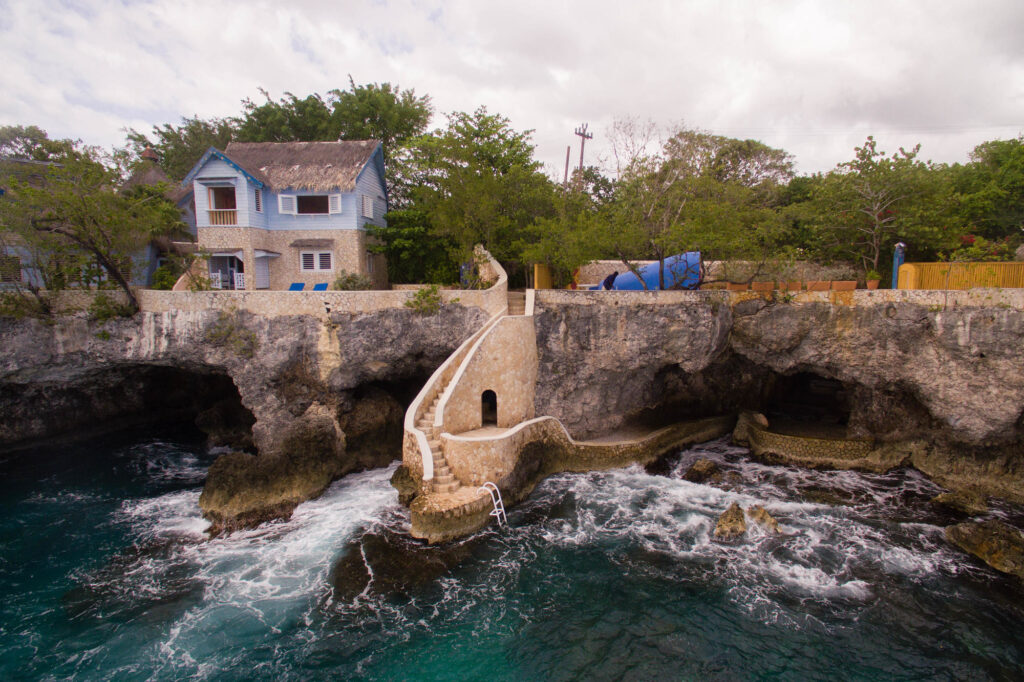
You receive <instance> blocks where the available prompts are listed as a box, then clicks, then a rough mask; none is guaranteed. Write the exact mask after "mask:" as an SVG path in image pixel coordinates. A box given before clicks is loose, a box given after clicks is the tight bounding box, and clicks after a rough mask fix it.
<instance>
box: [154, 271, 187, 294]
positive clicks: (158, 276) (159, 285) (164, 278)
mask: <svg viewBox="0 0 1024 682" xmlns="http://www.w3.org/2000/svg"><path fill="white" fill-rule="evenodd" d="M179 277H181V272H180V271H178V269H177V268H174V267H171V266H170V265H161V266H160V267H158V268H157V269H156V270H154V271H153V288H154V289H160V290H162V291H170V290H171V289H173V288H174V285H175V283H176V282H177V281H178V278H179Z"/></svg>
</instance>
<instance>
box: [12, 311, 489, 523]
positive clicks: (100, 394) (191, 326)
mask: <svg viewBox="0 0 1024 682" xmlns="http://www.w3.org/2000/svg"><path fill="white" fill-rule="evenodd" d="M486 318H487V314H486V313H485V312H484V311H482V310H480V309H478V308H466V307H463V306H460V305H446V306H444V307H443V308H442V310H441V311H440V312H439V313H438V314H436V315H418V314H416V313H414V312H413V311H411V310H406V309H389V310H382V311H378V312H375V313H365V314H348V313H334V314H331V315H329V316H328V315H326V314H325V315H324V316H320V317H316V316H312V315H284V316H279V317H273V318H265V317H260V316H255V315H252V314H249V313H245V312H241V311H231V310H202V311H193V312H184V311H176V312H169V313H139V314H137V315H135V316H134V317H132V318H128V319H118V320H113V321H110V322H107V323H105V324H99V323H96V322H93V321H91V320H89V319H88V318H87V317H86V316H85V315H84V314H83V315H78V316H69V317H64V318H60V319H58V320H56V321H55V322H54V323H53V324H45V323H43V322H40V321H36V320H31V319H24V320H12V319H6V318H5V319H2V320H0V347H3V348H4V349H5V352H4V353H3V354H2V356H0V451H2V450H10V449H13V448H17V447H21V446H23V445H26V444H31V443H33V442H38V441H39V439H42V438H47V439H52V438H55V437H59V436H66V437H74V436H79V435H84V434H85V433H87V432H91V431H93V430H95V428H97V427H99V426H107V427H113V428H118V429H121V428H124V427H125V426H127V425H130V424H132V423H135V422H138V423H139V424H145V423H151V422H153V421H159V420H171V419H178V420H184V421H189V422H194V423H196V424H198V425H199V426H200V427H201V428H204V429H206V430H207V432H208V433H209V434H210V438H211V443H213V444H217V445H228V446H229V447H232V448H235V449H238V450H249V451H250V452H249V453H246V452H242V451H240V452H235V453H232V454H229V455H225V456H223V457H221V458H220V459H219V460H218V461H217V462H216V463H215V464H214V465H213V466H212V467H211V468H210V472H209V477H208V479H207V482H206V485H205V487H204V491H203V496H202V499H201V502H200V504H201V507H202V509H203V512H204V514H205V515H206V516H207V517H208V518H209V519H211V521H213V524H214V527H213V530H214V531H215V532H216V531H219V530H224V529H231V528H235V527H239V526H245V525H252V524H254V523H258V522H260V521H262V520H265V519H267V518H275V517H279V516H287V515H288V514H289V513H290V511H291V509H293V508H294V507H295V505H296V504H298V503H299V502H301V501H303V500H306V499H309V498H310V497H314V496H316V495H318V494H319V493H320V492H321V491H323V489H324V488H325V487H326V486H327V484H328V483H330V482H331V481H332V480H334V479H335V478H337V477H338V476H340V475H342V474H344V473H347V472H349V471H354V470H358V469H364V468H368V467H373V466H382V465H384V464H387V463H389V462H391V461H392V460H394V459H395V458H397V457H399V456H400V455H401V437H402V436H401V434H402V431H401V421H402V416H403V411H404V410H403V403H404V401H407V400H408V399H409V398H410V397H411V396H412V395H413V394H415V392H416V391H417V390H418V389H419V387H420V385H421V384H422V381H423V380H424V378H425V377H426V376H429V374H430V372H431V371H433V369H434V368H435V367H436V366H437V365H439V364H440V363H441V362H443V361H444V359H445V358H446V357H447V356H448V355H449V354H450V353H451V352H452V351H453V350H454V349H455V347H457V346H458V344H459V343H460V342H461V340H462V339H463V338H465V337H466V336H469V335H470V334H472V333H473V332H474V331H475V330H476V329H477V328H478V327H479V325H480V324H482V323H483V321H484V320H485V319H486Z"/></svg>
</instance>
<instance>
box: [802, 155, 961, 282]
mask: <svg viewBox="0 0 1024 682" xmlns="http://www.w3.org/2000/svg"><path fill="white" fill-rule="evenodd" d="M919 151H920V145H917V146H916V147H914V148H913V149H911V150H910V151H907V150H906V149H904V148H902V147H901V148H900V150H899V152H897V153H895V154H893V155H892V156H889V155H887V154H886V153H885V152H883V151H881V150H879V149H878V145H877V143H876V141H875V139H874V138H873V137H871V136H868V138H867V140H866V141H865V143H864V146H862V147H856V148H855V150H854V153H855V154H854V158H853V159H852V160H850V161H845V162H843V163H840V164H839V165H838V166H837V167H836V169H835V170H833V171H832V172H830V173H828V174H827V175H825V176H824V177H823V178H822V181H821V182H820V183H819V184H818V185H817V187H816V188H815V196H814V199H815V201H816V204H817V219H818V221H819V222H818V228H819V229H820V231H821V237H822V252H823V253H826V254H828V253H831V254H833V255H835V256H837V257H839V258H841V259H842V260H849V261H853V262H858V263H859V264H860V265H861V267H863V268H864V269H865V270H875V271H877V272H881V271H882V270H883V269H884V267H883V264H882V256H883V254H887V253H888V252H889V250H890V249H891V248H892V246H893V244H894V243H895V242H897V241H904V242H907V243H908V244H909V245H910V249H911V252H912V253H916V254H918V256H917V257H934V256H935V254H937V253H938V252H939V251H940V250H942V249H944V248H947V247H948V246H949V244H950V243H951V239H952V238H954V237H955V232H956V231H957V230H956V228H955V227H954V226H953V225H952V222H953V219H952V216H951V202H950V197H951V188H950V187H949V183H948V181H949V176H948V173H945V172H943V168H942V167H938V166H935V165H934V164H931V163H925V162H923V161H920V160H918V158H917V154H918V152H919Z"/></svg>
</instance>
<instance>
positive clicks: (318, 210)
mask: <svg viewBox="0 0 1024 682" xmlns="http://www.w3.org/2000/svg"><path fill="white" fill-rule="evenodd" d="M277 212H278V213H281V214H285V215H328V214H334V213H341V195H340V194H279V195H278V197H277Z"/></svg>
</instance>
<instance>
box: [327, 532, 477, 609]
mask: <svg viewBox="0 0 1024 682" xmlns="http://www.w3.org/2000/svg"><path fill="white" fill-rule="evenodd" d="M479 543H480V540H479V538H476V539H474V538H470V539H468V540H464V541H459V542H449V543H444V544H440V545H427V544H426V543H425V542H421V541H418V540H414V539H413V538H411V537H409V536H408V535H406V534H405V533H399V532H397V531H395V530H393V529H391V528H388V527H386V526H381V527H378V528H374V529H372V530H370V531H368V532H366V533H365V534H363V535H361V536H360V537H359V538H358V539H357V540H356V541H354V542H352V543H351V544H350V545H349V546H348V547H347V548H346V549H345V551H344V553H343V555H342V557H341V559H339V560H338V561H337V562H336V563H335V564H334V568H333V569H332V571H331V584H332V585H333V587H334V598H335V599H336V600H338V601H343V602H349V601H352V600H354V599H356V598H357V597H358V596H360V595H363V594H366V595H371V594H373V595H379V596H382V597H384V598H386V599H398V598H409V597H413V596H415V593H416V592H417V591H418V590H422V589H423V588H425V587H427V586H429V585H431V584H432V583H434V582H435V581H436V580H437V579H439V578H441V577H442V576H445V575H447V574H449V573H450V572H451V571H452V570H453V569H454V568H456V567H458V566H459V564H461V563H462V562H464V561H466V560H467V559H469V558H471V557H472V556H473V550H474V548H475V547H476V546H477V545H478V544H479Z"/></svg>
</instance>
